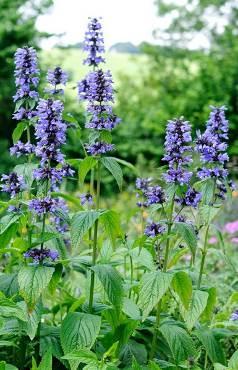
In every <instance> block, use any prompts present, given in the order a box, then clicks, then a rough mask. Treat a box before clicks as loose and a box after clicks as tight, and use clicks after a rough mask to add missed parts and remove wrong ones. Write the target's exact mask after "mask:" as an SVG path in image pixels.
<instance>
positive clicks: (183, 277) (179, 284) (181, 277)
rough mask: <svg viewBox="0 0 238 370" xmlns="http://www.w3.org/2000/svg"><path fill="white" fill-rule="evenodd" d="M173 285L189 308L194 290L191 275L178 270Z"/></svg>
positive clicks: (185, 305) (184, 304)
mask: <svg viewBox="0 0 238 370" xmlns="http://www.w3.org/2000/svg"><path fill="white" fill-rule="evenodd" d="M172 287H173V290H174V291H175V292H176V293H177V294H178V296H179V298H180V300H181V302H182V304H183V306H184V307H185V308H186V309H188V307H189V303H190V300H191V298H192V292H193V287H192V280H191V278H190V276H189V275H188V274H187V273H186V272H184V271H178V272H176V273H175V274H174V277H173V281H172Z"/></svg>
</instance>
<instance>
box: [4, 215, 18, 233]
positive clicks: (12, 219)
mask: <svg viewBox="0 0 238 370" xmlns="http://www.w3.org/2000/svg"><path fill="white" fill-rule="evenodd" d="M19 218H20V215H16V214H14V213H11V214H9V215H6V216H4V217H2V218H1V220H0V234H3V233H4V232H5V231H6V230H7V229H8V228H9V227H10V226H11V225H13V224H15V223H16V222H17V221H18V220H19Z"/></svg>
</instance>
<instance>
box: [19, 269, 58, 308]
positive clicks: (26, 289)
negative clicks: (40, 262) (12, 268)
mask: <svg viewBox="0 0 238 370" xmlns="http://www.w3.org/2000/svg"><path fill="white" fill-rule="evenodd" d="M53 272H54V268H52V267H46V266H25V267H22V268H21V269H20V271H19V273H18V283H19V287H20V294H21V296H22V297H23V298H24V300H25V301H26V303H27V305H28V307H30V308H34V306H35V304H36V302H37V300H38V298H39V297H40V295H41V294H42V292H43V290H44V289H45V288H46V287H47V285H48V284H49V282H50V279H51V277H52V275H53Z"/></svg>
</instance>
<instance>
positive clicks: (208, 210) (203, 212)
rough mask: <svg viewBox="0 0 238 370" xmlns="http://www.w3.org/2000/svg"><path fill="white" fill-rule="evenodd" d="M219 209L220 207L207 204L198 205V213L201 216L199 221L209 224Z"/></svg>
mask: <svg viewBox="0 0 238 370" xmlns="http://www.w3.org/2000/svg"><path fill="white" fill-rule="evenodd" d="M219 211H220V207H211V206H209V205H206V204H205V205H203V206H200V207H199V215H200V218H201V222H202V223H204V224H209V223H211V222H212V220H213V219H214V218H215V217H216V215H217V214H218V212H219Z"/></svg>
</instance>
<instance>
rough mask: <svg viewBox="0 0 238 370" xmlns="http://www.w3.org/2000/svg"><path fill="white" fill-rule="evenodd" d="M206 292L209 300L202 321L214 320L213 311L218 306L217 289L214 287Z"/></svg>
mask: <svg viewBox="0 0 238 370" xmlns="http://www.w3.org/2000/svg"><path fill="white" fill-rule="evenodd" d="M206 292H207V293H208V300H207V305H206V308H205V310H204V311H203V314H202V319H203V320H205V321H210V320H211V319H212V316H213V310H214V307H215V304H216V298H217V292H216V288H214V287H211V288H209V289H207V290H206Z"/></svg>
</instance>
